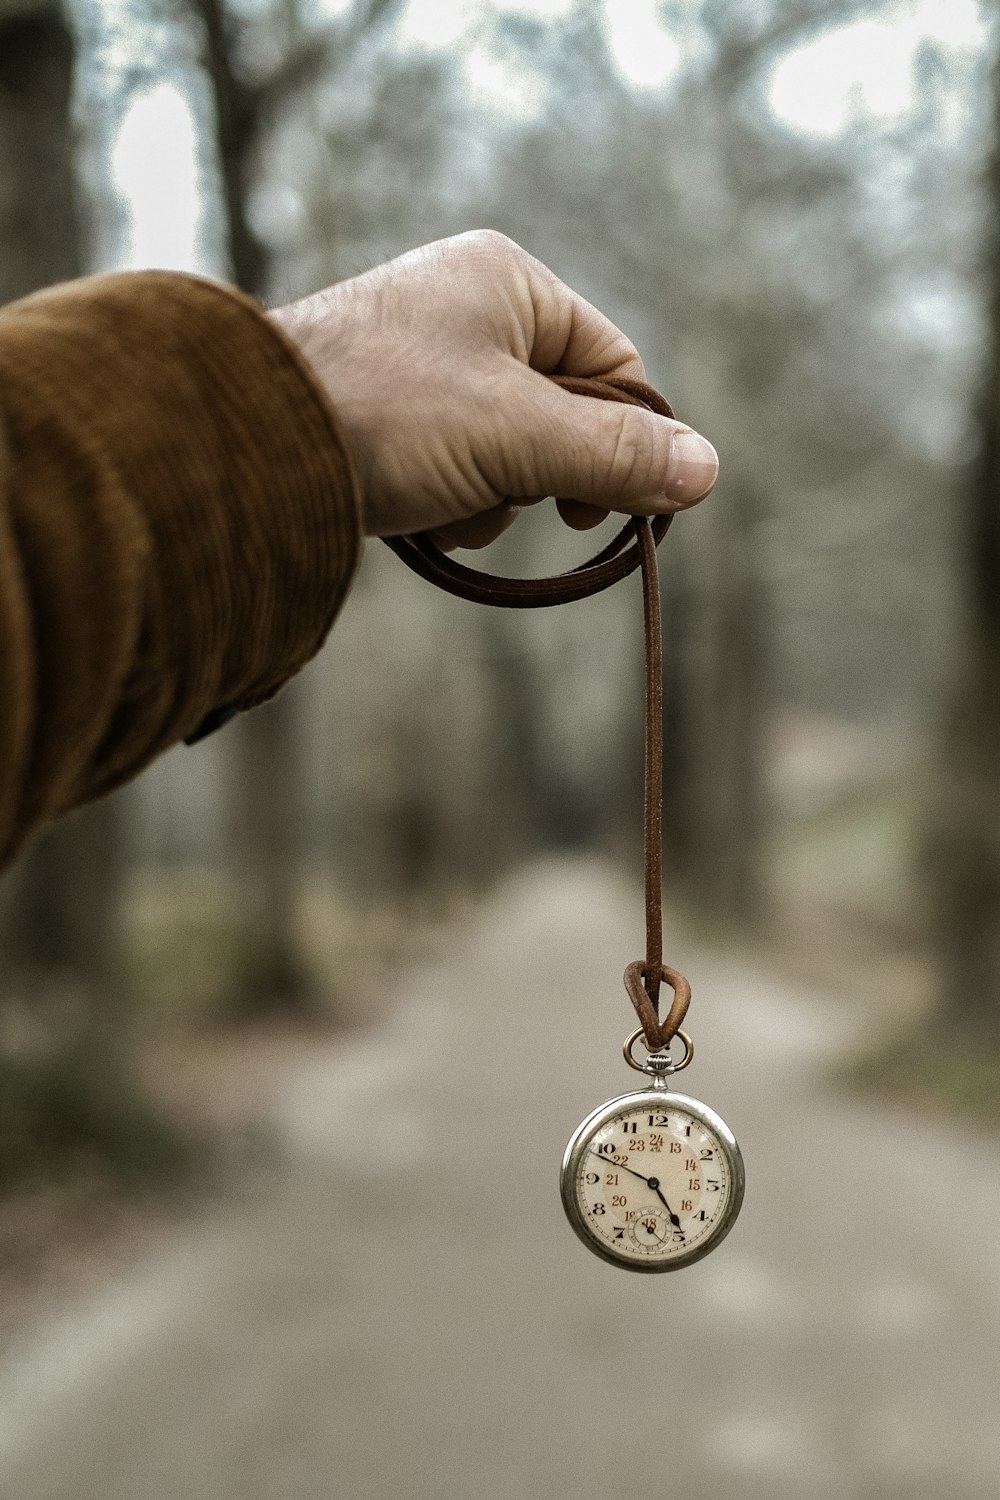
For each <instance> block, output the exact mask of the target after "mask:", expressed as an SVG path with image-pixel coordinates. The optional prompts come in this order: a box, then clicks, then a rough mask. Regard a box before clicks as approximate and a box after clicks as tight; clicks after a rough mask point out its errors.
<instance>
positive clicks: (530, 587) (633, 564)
mask: <svg viewBox="0 0 1000 1500" xmlns="http://www.w3.org/2000/svg"><path fill="white" fill-rule="evenodd" d="M549 378H550V379H552V380H553V381H554V382H555V383H556V384H558V385H560V386H561V387H562V388H563V389H564V390H567V391H569V392H571V393H572V394H574V395H580V396H590V397H592V398H594V397H596V398H597V399H599V400H602V401H617V402H622V403H624V404H627V405H629V406H644V407H646V408H647V410H649V411H653V412H656V413H657V414H658V415H659V416H664V417H673V415H674V414H673V411H672V409H671V407H670V405H669V403H668V402H667V401H666V400H665V399H664V397H663V396H661V395H660V393H659V391H657V390H654V388H653V387H652V386H650V385H646V384H645V382H643V381H640V380H629V379H626V378H625V377H618V376H615V377H609V378H608V379H606V380H592V379H583V378H580V377H576V376H568V375H553V376H550V377H549ZM672 519H673V517H672V516H670V515H665V516H656V517H655V518H653V519H652V520H649V519H647V518H646V517H644V516H636V517H633V518H632V519H631V520H629V521H627V522H626V523H625V525H624V526H623V527H622V528H621V530H620V531H619V532H618V533H617V535H616V536H614V537H612V539H611V541H610V542H609V543H608V544H607V546H605V547H603V548H602V549H601V551H600V552H598V553H596V554H595V556H594V557H592V558H590V560H589V561H588V562H585V563H581V564H580V565H579V566H578V567H576V568H571V569H570V570H569V571H568V572H566V573H560V574H557V575H556V576H555V577H552V578H504V577H500V576H498V575H496V574H492V573H480V572H477V571H476V570H475V569H473V568H467V567H465V566H464V565H463V564H461V563H458V562H455V561H454V559H453V558H451V557H449V556H448V554H447V553H445V552H442V551H441V550H440V548H439V547H436V546H435V545H434V543H433V542H432V541H431V540H430V539H429V537H427V536H421V535H418V536H408V537H385V538H383V540H384V541H385V543H386V545H387V546H388V547H391V548H392V550H393V552H395V553H396V555H397V556H398V557H400V558H401V559H402V560H403V562H404V563H406V565H407V567H408V568H411V569H412V570H413V572H415V573H418V574H419V575H420V577H421V578H425V579H427V581H428V582H429V583H433V584H436V585H437V587H438V588H441V589H445V590H446V591H447V592H448V593H450V594H457V595H458V596H459V598H461V599H470V600H472V601H473V602H474V603H477V604H491V605H494V606H497V607H499V608H502V609H539V608H546V607H548V606H550V605H556V604H569V603H571V602H573V601H574V600H577V599H586V598H589V597H590V596H591V595H592V594H598V593H600V592H601V591H602V590H603V589H606V588H610V587H611V585H612V584H614V583H617V582H618V581H619V580H620V579H622V578H627V577H628V575H629V574H630V573H634V572H635V570H636V569H637V568H639V569H641V572H642V594H643V628H644V634H645V663H646V712H645V718H646V752H645V809H644V818H643V823H644V842H645V895H646V903H645V904H646V957H645V959H644V960H643V961H636V962H635V963H631V964H629V966H628V968H627V969H626V970H625V988H626V990H627V992H628V995H629V998H630V1000H631V1001H632V1004H633V1005H634V1006H635V1010H636V1014H637V1015H638V1017H639V1022H640V1024H641V1026H642V1029H643V1033H644V1036H645V1040H646V1045H647V1046H648V1048H649V1050H650V1051H651V1052H656V1051H659V1049H660V1048H662V1047H666V1046H667V1045H668V1044H669V1042H670V1040H671V1038H672V1037H673V1036H674V1034H675V1032H676V1031H677V1029H678V1027H679V1026H680V1024H681V1022H682V1021H683V1019H684V1015H685V1012H686V1011H687V1008H688V1004H689V1002H690V999H691V987H690V985H689V984H688V982H687V980H686V979H685V978H684V976H683V975H682V974H679V973H678V972H677V970H676V969H671V968H668V967H667V966H666V965H665V964H664V963H663V955H662V945H663V919H662V907H661V860H662V802H663V664H662V639H661V626H660V591H659V583H658V579H657V571H656V545H657V543H658V542H659V541H660V540H661V539H662V538H663V537H664V536H665V535H666V533H667V530H668V528H669V526H670V523H671V521H672ZM661 981H662V982H665V983H666V984H668V985H669V986H670V988H671V989H672V990H673V1002H672V1004H671V1006H670V1009H669V1011H668V1013H667V1015H666V1016H665V1018H664V1019H663V1020H662V1021H661V1020H660V1019H659V1012H658V997H659V990H660V984H661Z"/></svg>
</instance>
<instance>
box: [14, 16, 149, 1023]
mask: <svg viewBox="0 0 1000 1500" xmlns="http://www.w3.org/2000/svg"><path fill="white" fill-rule="evenodd" d="M72 73H73V42H72V37H71V35H70V32H69V29H68V27H67V25H66V22H65V19H64V17H63V14H62V9H61V6H60V5H59V4H55V3H41V4H34V5H28V4H25V3H21V4H20V5H13V6H11V5H10V4H9V3H8V5H7V6H3V5H0V222H2V224H3V240H2V251H0V303H4V302H9V301H12V300H14V299H15V298H17V297H20V296H24V295H25V294H26V293H28V292H31V291H34V290H36V289H37V288H39V287H42V286H48V285H51V284H52V283H54V282H58V281H65V280H68V279H69V278H71V277H74V276H77V275H79V274H80V272H81V269H82V255H81V249H80V232H79V225H78V218H77V211H76V189H75V181H74V163H73V134H72V128H71V120H70V97H71V86H72ZM121 884H122V869H121V852H120V806H119V803H118V801H117V799H115V798H110V799H105V800H104V801H102V802H100V803H98V804H96V805H94V806H92V807H87V808H84V809H82V810H81V811H80V812H79V813H76V814H74V815H73V816H72V817H71V818H68V819H66V820H65V821H64V822H62V823H60V824H59V825H58V826H57V827H54V828H52V829H50V830H49V831H48V832H47V833H45V834H44V835H43V836H42V837H41V839H40V840H39V841H38V842H37V843H36V844H35V845H33V847H32V848H31V849H30V850H29V852H28V853H27V854H26V855H25V857H24V858H23V859H22V860H21V861H20V862H19V864H18V865H17V866H16V867H15V869H14V870H13V872H12V873H11V874H10V875H8V876H7V877H6V879H5V881H4V883H3V890H2V895H0V928H2V944H3V950H4V956H5V961H6V966H7V969H8V972H9V974H10V975H11V978H12V979H13V980H14V983H15V984H16V987H17V988H18V989H19V990H20V991H21V992H22V993H24V994H26V995H28V996H30V997H32V998H33V999H35V1000H37V999H40V998H42V997H44V996H45V995H46V994H48V995H52V994H53V993H54V992H59V993H61V994H65V993H66V991H67V989H70V990H72V991H75V992H76V994H77V997H78V999H79V1000H82V1001H83V1002H84V1003H85V1005H86V1007H87V1009H88V1010H92V1009H93V1007H95V1006H96V1007H98V1008H99V1009H100V1011H102V1012H106V1011H107V1010H108V1009H109V1006H111V996H112V995H113V994H114V992H115V990H116V988H117V987H116V984H115V975H114V969H115V964H116V959H117V954H118V948H119V939H120V932H119V907H120V894H121ZM115 1008H116V1007H114V1006H111V1009H115Z"/></svg>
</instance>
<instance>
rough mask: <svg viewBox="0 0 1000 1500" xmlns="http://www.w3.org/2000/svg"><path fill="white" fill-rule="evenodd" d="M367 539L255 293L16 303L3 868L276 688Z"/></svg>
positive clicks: (83, 294)
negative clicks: (36, 839)
mask: <svg viewBox="0 0 1000 1500" xmlns="http://www.w3.org/2000/svg"><path fill="white" fill-rule="evenodd" d="M360 546H361V522H360V506H359V501H358V495H357V489H356V485H355V481H354V478H353V474H352V470H351V465H350V461H349V458H348V455H347V452H346V449H345V446H344V443H343V440H342V438H341V435H340V433H339V430H338V428H337V424H336V419H335V417H334V415H333V413H332V411H331V409H330V408H329V406H328V404H327V403H326V400H325V398H324V397H323V394H322V392H321V391H320V389H319V386H318V384H317V383H316V381H315V380H314V378H313V376H312V375H311V373H310V371H309V370H308V368H307V366H306V364H305V362H304V361H303V360H302V358H301V357H300V355H299V354H298V352H297V351H296V350H295V349H294V348H293V346H292V345H291V344H290V343H289V342H288V341H287V340H286V339H285V338H284V336H283V335H282V334H281V333H280V332H279V331H278V330H277V328H275V326H274V325H273V324H272V323H271V322H270V321H269V320H268V319H267V317H266V316H265V315H264V314H263V313H262V312H261V310H260V309H259V308H258V307H257V305H256V304H255V303H254V302H252V301H251V300H250V299H249V298H246V297H243V296H242V295H241V294H240V293H238V292H235V291H233V290H232V289H231V288H228V287H222V286H219V285H217V284H215V283H214V282H209V281H204V280H201V279H199V278H195V277H189V276H182V275H177V274H173V273H168V272H138V273H133V274H123V275H118V276H109V277H94V278H91V279H88V280H84V281H79V282H73V283H69V284H67V285H66V286H61V287H55V288H53V289H51V290H50V291H46V292H42V293H39V294H37V295H35V296H32V297H28V298H26V299H24V300H23V301H21V302H17V303H14V304H12V305H11V306H9V307H7V308H4V309H2V310H0V863H3V862H5V861H6V860H8V859H9V858H10V857H11V856H12V854H14V853H15V852H16V851H17V849H18V848H19V847H20V846H21V845H22V844H23V842H24V840H25V838H26V837H27V836H28V834H29V833H30V832H31V831H32V829H33V828H35V827H37V826H38V824H40V823H41V822H43V821H44V820H46V819H48V818H50V817H52V816H54V815H56V814H58V813H60V812H62V811H65V810H66V809H67V808H70V807H72V806H74V805H75V804H77V803H79V802H82V801H86V800H87V799H88V798H91V797H94V796H97V795H99V794H100V793H101V792H104V791H107V790H109V789H110V788H111V787H113V786H116V785H117V784H118V783H120V782H122V781H124V780H126V779H127V778H128V777H129V776H131V775H133V774H134V773H135V772H136V771H138V770H139V769H140V768H141V767H142V766H144V765H146V764H147V762H148V761H150V760H151V759H152V758H153V757H154V756H155V755H156V754H158V752H160V751H161V750H163V749H165V748H166V747H167V746H168V745H171V744H173V743H174V742H176V741H177V740H179V739H181V738H183V737H184V736H185V735H187V734H189V733H191V731H192V730H193V729H194V728H195V727H196V726H197V725H198V724H199V723H200V721H201V720H202V719H203V718H204V717H205V715H206V714H208V713H209V712H210V711H211V710H214V709H217V708H220V707H222V706H228V705H232V706H234V707H237V708H248V707H251V706H252V705H253V704H255V703H259V702H261V701H263V700H264V699H265V698H268V697H270V696H271V695H272V694H273V693H274V692H276V691H277V689H278V688H279V687H280V686H281V685H282V683H284V682H285V681H286V680H287V679H288V678H289V677H290V676H291V675H292V674H293V673H294V672H296V671H297V670H298V668H299V667H301V666H302V665H303V664H304V663H305V662H306V661H307V660H308V659H309V658H310V657H311V656H312V655H313V654H314V653H315V652H316V651H317V650H318V649H319V647H320V645H321V644H322V642H323V640H324V638H325V636H326V633H327V631H328V630H329V628H330V625H331V624H332V622H333V618H334V616H335V614H336V612H337V610H338V608H339V606H340V604H341V602H342V600H343V598H344V595H345V593H346V591H347V586H348V584H349V582H350V578H351V575H352V573H353V571H354V568H355V565H356V563H357V559H358V555H359V552H360Z"/></svg>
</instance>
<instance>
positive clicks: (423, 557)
mask: <svg viewBox="0 0 1000 1500" xmlns="http://www.w3.org/2000/svg"><path fill="white" fill-rule="evenodd" d="M549 378H550V380H552V381H553V383H554V384H556V385H559V386H562V388H563V390H564V391H569V392H571V393H572V394H573V395H577V396H591V397H597V398H598V399H599V400H601V401H617V402H619V403H621V404H623V405H626V406H645V407H646V408H647V409H648V410H649V411H655V412H656V413H657V415H658V416H661V417H672V416H673V414H674V413H673V409H672V407H671V406H670V403H669V401H667V400H665V398H664V397H663V396H661V395H660V393H659V391H657V390H654V389H653V387H652V386H651V385H646V384H645V383H644V382H643V381H641V380H629V379H627V378H626V377H625V376H611V377H609V378H608V379H607V380H585V379H582V378H580V377H578V376H575V375H551V376H550V377H549ZM672 520H673V517H672V516H656V517H655V518H654V520H653V521H652V522H651V526H652V531H653V537H654V540H655V541H656V542H659V541H660V540H661V538H662V537H664V536H666V534H667V528H668V527H669V525H670V522H671V521H672ZM383 540H384V541H385V544H386V546H387V547H391V548H392V550H393V552H395V553H396V555H397V556H398V557H401V558H402V559H403V561H404V562H405V563H406V565H407V567H409V568H412V569H413V571H414V573H419V574H420V577H421V578H426V579H427V581H428V582H429V583H435V584H437V586H438V588H441V589H447V590H448V592H449V593H450V594H457V595H458V596H459V598H460V599H471V600H472V602H473V603H474V604H492V605H494V606H496V607H498V608H500V609H546V608H548V607H549V606H551V605H554V604H571V603H573V602H574V601H575V600H576V599H589V598H590V596H591V594H599V593H601V591H602V590H603V589H607V588H610V587H611V585H612V584H613V583H618V582H619V580H620V579H622V578H627V577H628V575H629V574H630V573H634V572H635V570H636V568H638V567H639V566H640V551H639V546H638V544H637V543H636V541H635V530H634V528H633V526H632V523H631V522H630V521H626V523H625V525H624V526H623V527H622V528H621V530H620V531H619V532H618V533H617V534H616V535H615V536H613V537H612V538H611V541H610V542H608V544H607V546H606V547H602V548H601V550H600V552H598V553H596V554H595V555H594V556H593V557H592V558H590V560H589V561H588V562H585V563H580V565H579V566H578V567H576V568H571V569H570V570H569V572H568V573H559V574H557V576H556V577H554V578H503V577H501V576H499V575H498V574H496V573H480V572H478V571H477V570H476V569H475V568H466V567H464V566H463V564H462V563H459V562H455V560H454V559H453V558H451V557H449V556H448V554H447V553H446V552H442V551H441V549H440V548H439V547H436V546H435V545H434V543H433V542H432V541H431V540H430V538H429V537H426V536H420V535H418V536H389V537H384V538H383ZM630 544H631V545H630Z"/></svg>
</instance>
